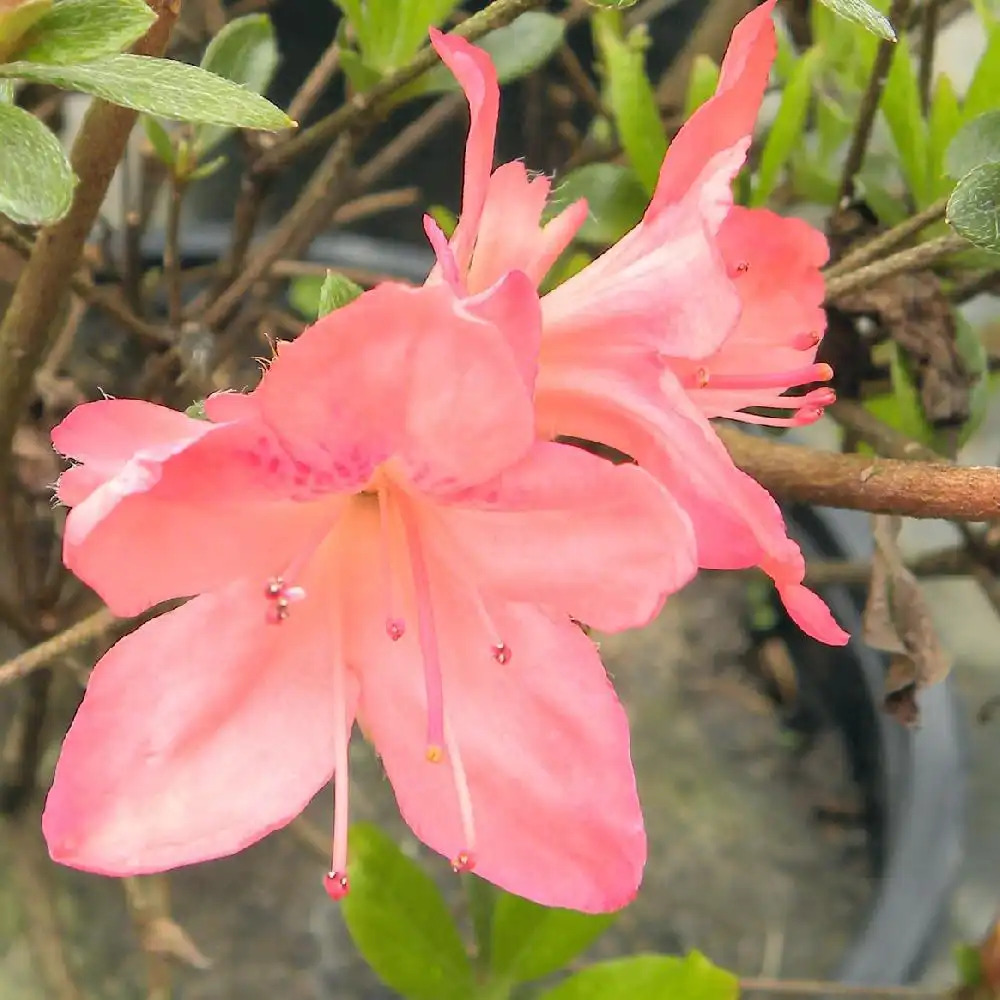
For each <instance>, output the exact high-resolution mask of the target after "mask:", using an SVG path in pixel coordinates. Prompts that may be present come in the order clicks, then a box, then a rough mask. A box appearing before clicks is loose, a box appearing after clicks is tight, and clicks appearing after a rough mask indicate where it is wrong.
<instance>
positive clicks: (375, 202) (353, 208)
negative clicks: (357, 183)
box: [332, 187, 420, 226]
mask: <svg viewBox="0 0 1000 1000" xmlns="http://www.w3.org/2000/svg"><path fill="white" fill-rule="evenodd" d="M419 199H420V188H416V187H402V188H393V189H392V190H391V191H374V192H372V193H371V194H363V195H361V196H360V197H358V198H354V199H352V200H351V201H349V202H346V203H345V204H343V205H341V206H340V208H338V209H337V210H336V211H335V212H334V213H333V219H332V222H333V223H334V224H335V225H338V226H346V225H350V223H352V222H358V221H360V220H361V219H370V218H371V217H372V216H374V215H381V214H382V213H383V212H392V211H394V210H395V209H397V208H409V206H410V205H415V204H416V203H417V201H418V200H419Z"/></svg>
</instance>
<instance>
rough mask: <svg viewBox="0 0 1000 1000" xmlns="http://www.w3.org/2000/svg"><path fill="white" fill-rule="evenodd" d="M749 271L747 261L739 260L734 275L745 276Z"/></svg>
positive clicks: (748, 262)
mask: <svg viewBox="0 0 1000 1000" xmlns="http://www.w3.org/2000/svg"><path fill="white" fill-rule="evenodd" d="M749 270H750V261H748V260H741V261H740V262H739V263H738V264H737V265H736V273H737V274H746V273H747V271H749Z"/></svg>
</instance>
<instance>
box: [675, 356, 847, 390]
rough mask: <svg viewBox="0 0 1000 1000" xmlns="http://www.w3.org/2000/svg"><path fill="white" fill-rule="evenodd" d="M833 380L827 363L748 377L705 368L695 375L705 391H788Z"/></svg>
mask: <svg viewBox="0 0 1000 1000" xmlns="http://www.w3.org/2000/svg"><path fill="white" fill-rule="evenodd" d="M831 378H833V369H832V368H831V367H830V366H829V365H828V364H825V363H822V362H821V363H820V364H815V365H806V366H804V367H803V368H794V369H792V370H791V371H784V372H762V373H758V372H754V373H752V374H746V375H729V374H725V373H723V374H721V375H717V374H714V373H713V374H709V372H708V371H707V370H706V369H704V368H699V369H698V370H697V371H696V372H695V373H694V383H695V385H696V387H697V388H699V389H704V388H705V387H706V386H711V387H712V388H713V389H788V388H791V387H792V386H795V385H807V384H808V383H810V382H828V381H829V380H830V379H831Z"/></svg>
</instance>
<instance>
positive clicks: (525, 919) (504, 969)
mask: <svg viewBox="0 0 1000 1000" xmlns="http://www.w3.org/2000/svg"><path fill="white" fill-rule="evenodd" d="M616 916H617V914H614V913H602V914H593V913H578V912H576V911H575V910H559V909H552V908H550V907H545V906H539V905H538V904H537V903H532V902H530V901H529V900H527V899H521V898H520V897H519V896H512V895H510V894H509V893H502V894H501V895H500V896H499V898H498V899H497V901H496V906H495V907H494V910H493V934H492V938H491V947H490V956H491V968H492V971H493V973H494V975H496V976H497V977H498V978H500V979H503V980H507V981H510V982H519V983H520V982H527V981H528V980H531V979H541V978H542V977H543V976H548V975H550V974H551V973H553V972H558V971H559V970H560V969H562V968H563V967H564V966H565V965H566V964H567V963H568V962H569V961H570V960H571V959H573V958H576V956H577V955H579V954H580V953H581V952H582V951H584V950H586V949H587V948H589V947H590V945H592V944H593V943H594V942H595V941H596V940H597V939H598V938H599V937H600V936H601V934H603V933H604V931H606V930H607V929H608V927H610V926H611V924H612V923H613V922H614V920H615V917H616Z"/></svg>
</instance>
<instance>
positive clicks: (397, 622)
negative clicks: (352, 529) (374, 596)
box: [377, 487, 406, 642]
mask: <svg viewBox="0 0 1000 1000" xmlns="http://www.w3.org/2000/svg"><path fill="white" fill-rule="evenodd" d="M377 500H378V522H379V537H380V542H381V544H380V548H381V558H382V591H383V593H384V594H385V606H386V608H387V610H388V613H387V615H386V619H385V634H386V635H387V636H389V638H390V639H391V640H392V641H393V642H399V640H400V639H402V638H403V636H404V635H405V634H406V622H405V621H404V620H403V619H402V618H400V617H398V616H397V615H396V614H394V608H395V607H396V595H395V587H394V586H393V580H394V577H393V574H392V511H391V509H390V507H389V504H390V502H391V501H390V493H389V490H388V489H385V488H384V487H381V488H379V490H378V495H377Z"/></svg>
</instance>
